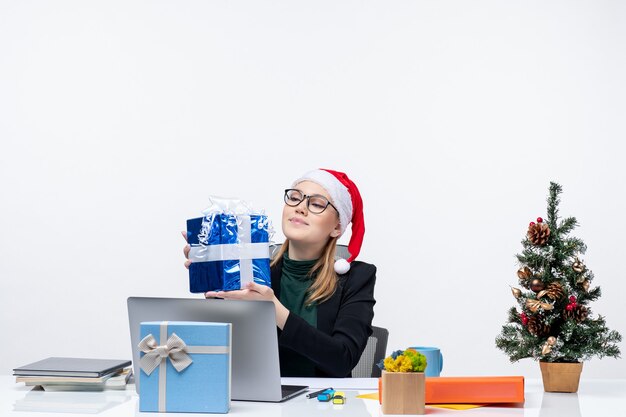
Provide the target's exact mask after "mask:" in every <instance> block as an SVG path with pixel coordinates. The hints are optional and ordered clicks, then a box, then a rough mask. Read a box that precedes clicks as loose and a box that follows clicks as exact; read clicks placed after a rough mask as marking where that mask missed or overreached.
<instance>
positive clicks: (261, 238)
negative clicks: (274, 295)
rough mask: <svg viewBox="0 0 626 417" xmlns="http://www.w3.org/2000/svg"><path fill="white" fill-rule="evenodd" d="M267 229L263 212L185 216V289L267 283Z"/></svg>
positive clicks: (209, 289)
mask: <svg viewBox="0 0 626 417" xmlns="http://www.w3.org/2000/svg"><path fill="white" fill-rule="evenodd" d="M269 229H270V226H269V221H268V219H267V216H265V215H263V214H232V213H223V212H222V213H215V212H213V213H209V214H207V215H206V216H204V217H199V218H195V219H190V220H187V240H188V242H189V245H190V246H191V250H190V252H189V259H190V260H191V261H192V263H191V265H190V266H189V290H190V291H191V292H193V293H198V292H206V291H222V290H223V291H231V290H239V289H241V288H243V287H244V286H245V284H246V283H247V282H250V281H254V282H256V283H257V284H261V285H266V286H268V287H269V286H271V278H270V254H269V238H270V230H269Z"/></svg>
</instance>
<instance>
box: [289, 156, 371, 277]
mask: <svg viewBox="0 0 626 417" xmlns="http://www.w3.org/2000/svg"><path fill="white" fill-rule="evenodd" d="M302 181H312V182H314V183H316V184H319V185H321V186H322V187H324V189H325V190H326V191H328V194H330V199H331V203H333V205H334V206H335V207H336V208H337V211H338V212H339V227H340V230H341V235H342V234H343V233H344V232H345V231H346V229H347V227H348V224H349V223H352V235H351V236H350V242H349V243H348V252H350V257H349V258H348V259H347V260H345V259H338V260H337V261H335V272H336V273H338V274H345V273H346V272H348V271H349V270H350V262H352V261H353V260H354V259H355V258H356V257H357V256H358V255H359V252H360V251H361V244H362V243H363V235H364V234H365V222H364V219H363V200H362V199H361V193H359V189H358V188H357V186H356V184H354V182H352V180H351V179H350V178H348V176H347V175H346V174H345V173H343V172H339V171H333V170H330V169H324V168H320V169H316V170H313V171H309V172H307V173H306V174H304V175H303V176H302V177H300V178H298V179H297V180H296V181H294V183H293V186H294V187H295V186H296V185H297V184H299V183H301V182H302ZM341 235H340V236H341Z"/></svg>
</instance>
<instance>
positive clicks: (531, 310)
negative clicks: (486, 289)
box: [496, 182, 622, 362]
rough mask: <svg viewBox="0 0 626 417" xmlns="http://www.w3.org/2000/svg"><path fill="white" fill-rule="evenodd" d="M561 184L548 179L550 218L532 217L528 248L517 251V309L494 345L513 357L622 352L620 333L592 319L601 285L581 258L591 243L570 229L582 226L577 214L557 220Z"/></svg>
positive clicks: (565, 358) (564, 358)
mask: <svg viewBox="0 0 626 417" xmlns="http://www.w3.org/2000/svg"><path fill="white" fill-rule="evenodd" d="M561 191H562V189H561V186H560V185H559V184H556V183H553V182H552V183H550V195H549V197H548V217H547V219H546V220H544V219H542V218H541V217H539V218H537V222H536V223H535V222H531V223H530V225H529V227H528V233H527V235H526V238H525V239H524V240H523V241H522V245H523V247H524V250H523V251H522V253H521V254H518V255H516V256H517V259H518V261H519V264H520V269H519V270H518V271H517V276H518V278H519V284H520V286H522V287H523V288H524V290H522V289H519V288H514V287H511V290H512V292H513V296H514V297H515V298H516V299H517V303H518V305H519V310H518V308H516V307H512V308H511V309H510V310H509V314H508V323H506V324H505V325H504V326H502V331H501V333H500V334H499V335H498V336H497V337H496V346H497V347H498V348H499V349H501V350H503V351H504V352H505V353H506V354H507V355H508V356H509V358H510V360H511V362H516V361H518V360H520V359H523V358H534V359H540V360H542V361H546V362H578V361H581V360H587V359H590V358H591V357H593V356H597V357H600V358H602V357H604V356H610V357H615V358H616V357H619V355H620V350H619V347H618V346H617V344H616V343H617V342H620V341H621V340H622V336H621V335H620V334H619V333H618V332H616V331H612V330H609V329H608V328H607V327H606V322H605V320H604V318H603V317H602V316H598V318H593V316H592V311H591V308H590V307H589V303H591V302H592V301H595V300H597V299H598V298H599V297H600V295H601V293H600V287H592V286H591V283H592V281H593V278H594V277H593V273H592V272H591V270H590V269H588V268H587V267H586V266H585V265H584V263H583V261H582V260H581V259H580V257H581V255H582V254H584V253H585V251H586V249H587V247H586V246H585V244H584V243H583V241H582V240H581V239H578V238H576V237H570V236H568V234H569V233H570V232H571V231H572V230H574V228H576V226H577V225H578V223H577V221H576V219H575V218H574V217H568V218H566V219H563V220H559V217H558V205H559V202H560V201H559V194H561Z"/></svg>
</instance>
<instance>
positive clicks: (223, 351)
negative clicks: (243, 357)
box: [139, 321, 231, 413]
mask: <svg viewBox="0 0 626 417" xmlns="http://www.w3.org/2000/svg"><path fill="white" fill-rule="evenodd" d="M141 338H142V340H141V342H140V343H139V349H140V350H141V359H140V368H141V374H140V376H139V378H140V379H139V411H150V412H154V411H158V412H184V413H228V411H229V409H230V370H231V363H230V360H231V355H230V352H231V324H230V323H209V322H191V321H171V322H167V321H150V322H142V323H141Z"/></svg>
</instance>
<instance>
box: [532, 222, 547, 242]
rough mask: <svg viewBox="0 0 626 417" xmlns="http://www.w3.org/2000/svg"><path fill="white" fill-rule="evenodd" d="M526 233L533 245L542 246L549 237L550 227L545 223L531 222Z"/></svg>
mask: <svg viewBox="0 0 626 417" xmlns="http://www.w3.org/2000/svg"><path fill="white" fill-rule="evenodd" d="M527 235H528V240H530V242H531V243H532V244H533V245H537V246H543V245H545V244H546V243H547V242H548V238H549V237H550V227H549V226H548V225H547V224H545V223H531V224H530V226H528V233H527Z"/></svg>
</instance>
